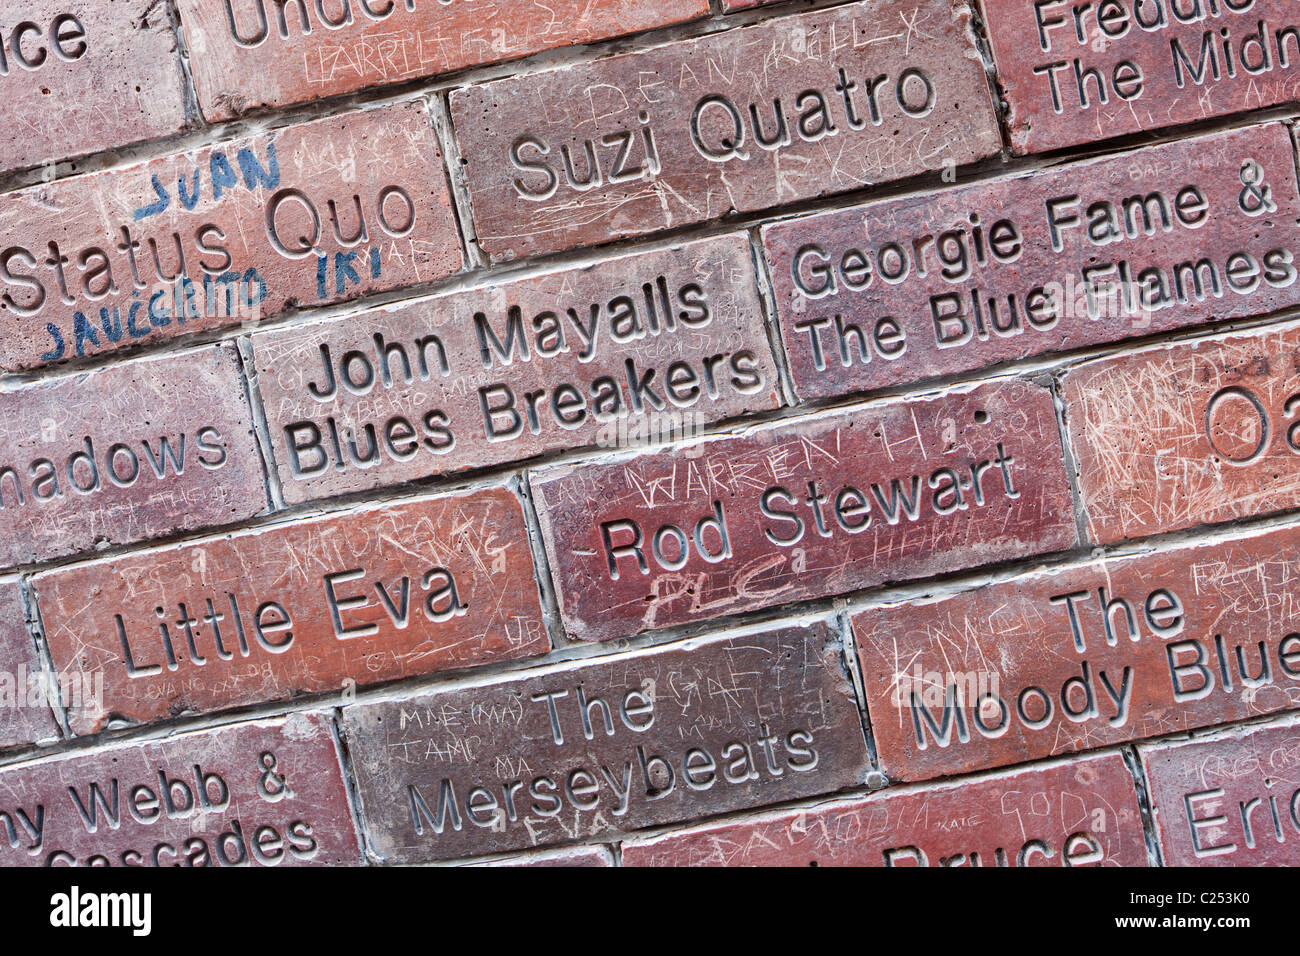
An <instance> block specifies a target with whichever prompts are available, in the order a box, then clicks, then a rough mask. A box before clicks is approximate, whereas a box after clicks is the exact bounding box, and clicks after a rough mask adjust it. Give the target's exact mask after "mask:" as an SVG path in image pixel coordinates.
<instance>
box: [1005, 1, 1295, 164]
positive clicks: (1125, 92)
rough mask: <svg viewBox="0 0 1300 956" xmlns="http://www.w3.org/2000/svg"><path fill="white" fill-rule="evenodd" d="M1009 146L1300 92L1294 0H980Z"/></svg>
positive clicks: (1062, 140)
mask: <svg viewBox="0 0 1300 956" xmlns="http://www.w3.org/2000/svg"><path fill="white" fill-rule="evenodd" d="M980 4H981V6H982V8H983V10H984V13H985V17H986V19H987V22H988V37H989V42H990V43H992V45H993V58H994V60H995V62H996V65H997V70H998V81H999V83H1000V84H1001V86H1002V88H1003V90H1004V91H1005V95H1006V98H1007V101H1008V102H1009V104H1010V107H1011V110H1010V115H1009V116H1008V118H1007V122H1008V126H1009V127H1010V131H1011V142H1012V144H1013V146H1014V148H1015V150H1016V152H1018V153H1029V152H1042V151H1045V150H1051V149H1057V148H1059V147H1062V146H1074V145H1077V144H1080V143H1090V142H1093V141H1096V140H1102V139H1107V138H1109V137H1111V136H1121V135H1123V134H1126V133H1136V132H1138V131H1140V130H1149V129H1159V128H1160V127H1164V126H1173V125H1176V124H1179V123H1194V122H1199V121H1201V120H1206V119H1211V118H1214V117H1219V116H1227V115H1229V114H1231V113H1236V112H1239V111H1241V110H1253V109H1260V108H1263V107H1267V106H1275V105H1278V104H1283V103H1296V102H1300V15H1298V12H1297V9H1296V6H1295V4H1294V3H1293V2H1292V0H1207V2H1204V3H1201V2H1198V3H1171V2H1153V3H1135V2H1133V0H1113V2H1104V3H1087V2H1085V0H1050V2H1041V0H980Z"/></svg>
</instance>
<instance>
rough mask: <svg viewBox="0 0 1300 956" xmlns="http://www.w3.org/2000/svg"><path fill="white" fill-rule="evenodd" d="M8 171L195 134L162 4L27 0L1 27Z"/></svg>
mask: <svg viewBox="0 0 1300 956" xmlns="http://www.w3.org/2000/svg"><path fill="white" fill-rule="evenodd" d="M0 91H3V97H4V100H3V102H4V106H5V121H4V124H3V127H2V128H0V172H7V171H9V170H13V169H21V168H23V167H27V166H36V165H38V164H40V163H52V162H55V161H58V160H64V159H72V158H74V157H76V156H82V155H85V154H87V153H95V152H100V151H101V150H107V149H117V148H119V147H122V146H129V145H131V144H133V143H138V142H141V141H143V140H148V139H155V138H157V137H160V136H170V135H171V134H173V133H179V132H181V131H182V130H184V129H185V128H186V127H187V126H188V125H189V123H188V120H187V118H186V116H185V86H184V79H183V76H182V70H181V60H180V57H179V55H178V54H177V52H176V38H175V35H174V34H173V33H172V25H171V20H170V19H169V16H168V13H167V10H166V8H165V7H163V6H160V5H159V4H158V2H157V0H118V2H116V3H111V4H107V3H104V2H103V0H25V2H23V3H22V4H18V5H10V6H8V7H7V8H6V9H5V13H4V18H3V20H2V21H0Z"/></svg>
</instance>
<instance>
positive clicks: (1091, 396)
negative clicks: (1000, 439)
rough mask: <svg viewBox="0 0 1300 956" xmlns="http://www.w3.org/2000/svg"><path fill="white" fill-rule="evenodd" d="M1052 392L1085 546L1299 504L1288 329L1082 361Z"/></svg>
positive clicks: (1298, 371) (1298, 370)
mask: <svg viewBox="0 0 1300 956" xmlns="http://www.w3.org/2000/svg"><path fill="white" fill-rule="evenodd" d="M1063 393H1064V396H1065V401H1066V406H1067V416H1068V420H1067V424H1068V426H1069V433H1070V444H1071V446H1072V447H1073V449H1074V455H1075V458H1076V460H1077V462H1078V468H1079V489H1080V493H1081V495H1082V498H1083V503H1084V506H1085V508H1086V509H1087V512H1088V528H1089V535H1090V536H1091V538H1092V539H1093V540H1094V541H1097V542H1101V543H1106V542H1112V541H1120V540H1122V539H1124V538H1137V537H1141V536H1143V535H1148V534H1156V533H1160V532H1165V531H1176V530H1179V529H1182V528H1190V527H1193V526H1195V525H1200V524H1208V523H1213V522H1221V521H1228V520H1231V519H1233V518H1245V517H1254V516H1258V515H1264V514H1270V513H1272V512H1276V511H1285V510H1289V509H1291V508H1295V507H1296V506H1297V505H1300V428H1297V427H1296V424H1297V423H1296V415H1297V414H1298V413H1300V325H1297V324H1289V325H1280V326H1275V327H1271V328H1267V329H1263V330H1260V331H1257V332H1250V333H1242V334H1237V335H1225V336H1221V337H1218V338H1213V339H1204V340H1201V341H1196V342H1185V343H1179V344H1175V345H1166V346H1160V347H1153V348H1150V349H1144V350H1142V351H1138V352H1132V353H1129V354H1127V355H1120V356H1115V357H1113V358H1108V359H1101V360H1098V361H1096V362H1090V363H1088V364H1085V365H1082V366H1080V367H1079V368H1077V369H1075V370H1074V371H1072V372H1070V373H1069V374H1068V375H1067V376H1066V378H1065V383H1064V388H1063Z"/></svg>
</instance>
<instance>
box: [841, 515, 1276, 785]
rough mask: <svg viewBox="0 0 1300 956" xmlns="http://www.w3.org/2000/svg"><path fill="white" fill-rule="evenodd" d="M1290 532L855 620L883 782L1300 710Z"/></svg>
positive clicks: (894, 607)
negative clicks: (1291, 598) (1291, 599)
mask: <svg viewBox="0 0 1300 956" xmlns="http://www.w3.org/2000/svg"><path fill="white" fill-rule="evenodd" d="M1298 548H1300V529H1297V528H1295V527H1286V528H1282V529H1279V530H1276V531H1267V532H1262V533H1257V534H1252V535H1244V536H1241V537H1234V538H1229V539H1226V540H1215V541H1213V542H1209V543H1206V544H1198V545H1194V546H1187V547H1177V548H1170V549H1168V550H1161V551H1156V552H1152V553H1149V554H1142V555H1139V556H1136V557H1128V558H1117V559H1114V560H1108V561H1095V562H1090V563H1088V564H1085V565H1081V566H1078V567H1075V568H1070V569H1068V570H1063V571H1056V572H1043V573H1038V574H1030V575H1021V576H1018V577H1013V578H1010V579H1008V580H1006V581H1002V582H999V583H997V584H993V585H988V586H984V587H979V588H974V589H971V590H967V591H963V592H961V593H958V594H955V595H952V596H950V597H945V598H940V599H929V600H922V601H916V602H909V603H906V604H890V605H883V606H880V607H876V608H870V609H867V610H864V611H861V612H859V613H857V614H855V615H854V617H853V629H854V631H855V633H856V635H857V644H858V654H859V660H860V662H861V664H862V679H863V684H864V686H865V689H866V695H867V705H868V708H869V711H870V715H871V725H872V732H873V734H874V737H875V742H876V751H877V753H878V755H879V759H880V765H881V769H882V770H884V772H885V773H886V774H887V775H888V776H889V777H890V778H891V779H895V780H922V779H926V778H929V777H935V776H942V775H947V774H954V773H965V772H967V771H971V770H978V769H981V768H985V767H993V766H1000V765H1005V764H1014V763H1020V762H1022V761H1025V760H1034V759H1037V758H1040V757H1046V756H1050V755H1053V754H1061V753H1069V752H1072V751H1076V750H1087V749H1091V748H1094V747H1100V746H1105V745H1106V744H1112V743H1119V742H1122V741H1128V740H1135V739H1139V740H1140V739H1142V738H1144V737H1156V736H1160V735H1162V734H1169V733H1174V732H1176V731H1180V730H1187V729H1190V728H1195V727H1209V726H1213V725H1215V724H1221V723H1227V722H1229V721H1233V720H1243V719H1247V718H1250V717H1256V716H1258V715H1260V714H1267V713H1270V712H1273V711H1280V710H1289V709H1292V708H1295V707H1300V635H1297V633H1296V630H1297V626H1298V625H1300V621H1298V620H1297V619H1296V617H1295V615H1294V613H1293V611H1292V608H1291V607H1290V602H1289V601H1288V600H1287V598H1286V595H1287V594H1288V591H1289V589H1290V588H1291V587H1293V583H1294V576H1295V575H1294V570H1293V568H1292V561H1291V560H1290V559H1289V557H1287V556H1288V555H1291V554H1294V553H1296V551H1297V549H1298Z"/></svg>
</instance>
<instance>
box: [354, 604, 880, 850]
mask: <svg viewBox="0 0 1300 956" xmlns="http://www.w3.org/2000/svg"><path fill="white" fill-rule="evenodd" d="M597 700H599V701H601V702H602V703H599V704H598V703H597ZM607 717H608V720H606V718H607ZM343 720H344V727H345V730H346V732H347V741H348V748H349V752H350V753H351V755H352V760H353V767H354V768H355V773H356V779H357V787H358V793H359V795H360V798H361V806H362V809H363V811H364V818H365V821H366V827H367V832H368V840H369V846H370V848H371V850H372V852H373V853H374V854H375V855H377V856H378V857H379V858H380V859H382V860H385V861H389V862H395V863H411V862H417V861H421V860H434V859H454V858H458V857H466V856H473V855H478V854H488V853H501V852H507V851H511V850H521V849H525V848H528V847H533V846H545V845H547V844H552V843H564V842H570V841H573V840H579V839H590V838H593V837H598V836H601V835H603V834H607V833H615V832H627V831H631V830H636V829H639V828H641V827H646V826H654V825H657V824H662V823H670V822H677V821H681V820H689V819H694V818H697V817H700V816H704V815H708V814H713V813H723V812H727V811H732V810H738V809H744V808H748V807H754V806H760V805H762V804H766V803H775V802H779V801H782V800H790V799H796V798H799V797H804V796H811V795H816V794H821V793H827V792H831V791H835V790H839V789H843V788H845V787H850V786H853V785H855V784H858V783H860V782H861V780H862V777H863V774H864V773H865V772H866V766H867V753H866V743H865V741H864V740H863V737H862V726H861V723H860V720H859V716H858V710H857V706H856V704H855V702H854V698H853V692H852V690H851V688H850V687H849V684H848V681H847V679H846V677H845V670H844V668H843V654H842V648H841V646H840V644H839V641H838V639H837V637H836V635H835V632H834V630H833V629H832V628H831V627H830V626H829V625H828V624H826V623H824V622H813V623H811V624H807V625H799V626H787V627H783V628H780V629H775V630H767V631H763V632H759V633H751V634H745V635H742V636H729V637H723V638H708V639H695V640H691V641H686V642H683V643H680V644H675V645H673V646H672V647H669V648H660V649H655V650H648V651H636V652H631V653H626V654H619V655H616V656H612V657H604V658H599V659H597V660H595V661H592V662H590V663H583V664H576V663H574V662H572V661H571V662H569V663H568V664H567V665H560V666H558V667H548V668H547V669H545V670H540V671H536V672H533V673H529V674H525V675H521V676H515V677H509V678H506V679H498V680H496V681H493V682H491V683H486V684H483V685H479V686H473V687H465V688H461V689H453V690H445V691H434V692H432V693H427V694H423V695H421V696H418V697H412V698H396V699H391V700H386V701H376V702H374V703H369V702H368V703H365V704H359V705H355V706H350V707H346V708H344V710H343ZM710 767H712V769H710ZM620 794H621V796H620ZM426 809H427V813H426Z"/></svg>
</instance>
